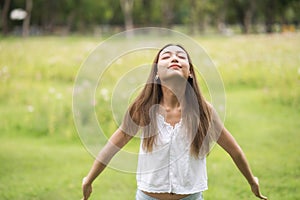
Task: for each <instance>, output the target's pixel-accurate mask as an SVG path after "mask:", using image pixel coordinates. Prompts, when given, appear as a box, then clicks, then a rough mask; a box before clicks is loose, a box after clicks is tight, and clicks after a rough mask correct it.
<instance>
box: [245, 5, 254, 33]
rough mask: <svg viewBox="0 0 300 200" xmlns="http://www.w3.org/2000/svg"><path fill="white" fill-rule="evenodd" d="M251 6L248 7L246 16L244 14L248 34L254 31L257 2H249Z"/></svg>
mask: <svg viewBox="0 0 300 200" xmlns="http://www.w3.org/2000/svg"><path fill="white" fill-rule="evenodd" d="M249 3H250V5H247V8H246V11H245V14H244V27H245V33H246V34H248V33H250V31H251V30H252V24H253V21H252V20H253V13H254V10H255V7H256V2H255V0H252V1H250V2H249Z"/></svg>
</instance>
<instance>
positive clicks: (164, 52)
mask: <svg viewBox="0 0 300 200" xmlns="http://www.w3.org/2000/svg"><path fill="white" fill-rule="evenodd" d="M166 53H173V51H162V52H161V53H160V55H163V54H166ZM175 53H176V54H177V53H184V54H187V53H186V52H185V51H175Z"/></svg>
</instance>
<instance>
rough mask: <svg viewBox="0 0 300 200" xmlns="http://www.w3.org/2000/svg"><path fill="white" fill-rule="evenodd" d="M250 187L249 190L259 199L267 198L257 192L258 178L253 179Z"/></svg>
mask: <svg viewBox="0 0 300 200" xmlns="http://www.w3.org/2000/svg"><path fill="white" fill-rule="evenodd" d="M250 185H251V190H252V192H253V193H254V194H255V196H257V197H258V198H260V199H265V200H267V199H268V198H267V197H265V196H263V195H262V194H261V193H260V191H259V183H258V178H257V177H254V182H253V183H251V184H250Z"/></svg>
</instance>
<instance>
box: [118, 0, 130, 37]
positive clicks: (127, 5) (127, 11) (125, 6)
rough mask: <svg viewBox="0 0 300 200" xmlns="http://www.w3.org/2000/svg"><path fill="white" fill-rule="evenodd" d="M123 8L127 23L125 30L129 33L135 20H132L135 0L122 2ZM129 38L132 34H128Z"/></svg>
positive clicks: (122, 0) (121, 0) (123, 0)
mask: <svg viewBox="0 0 300 200" xmlns="http://www.w3.org/2000/svg"><path fill="white" fill-rule="evenodd" d="M120 3H121V7H122V10H123V13H124V20H125V21H124V22H125V30H126V31H128V30H130V29H132V28H133V20H132V8H133V0H120ZM126 35H127V37H131V36H132V32H131V31H130V32H127V33H126Z"/></svg>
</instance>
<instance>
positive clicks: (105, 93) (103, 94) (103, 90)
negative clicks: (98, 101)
mask: <svg viewBox="0 0 300 200" xmlns="http://www.w3.org/2000/svg"><path fill="white" fill-rule="evenodd" d="M100 94H101V96H102V97H103V99H104V100H105V101H108V99H109V96H108V89H106V88H103V89H101V90H100Z"/></svg>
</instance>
